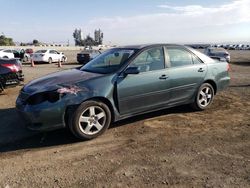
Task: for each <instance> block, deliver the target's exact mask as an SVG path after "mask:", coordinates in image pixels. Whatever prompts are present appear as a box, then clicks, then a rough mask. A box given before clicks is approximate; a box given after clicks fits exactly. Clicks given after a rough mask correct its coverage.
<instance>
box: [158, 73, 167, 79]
mask: <svg viewBox="0 0 250 188" xmlns="http://www.w3.org/2000/svg"><path fill="white" fill-rule="evenodd" d="M167 78H168V76H167V75H165V74H163V75H161V76H160V77H159V79H160V80H166V79H167Z"/></svg>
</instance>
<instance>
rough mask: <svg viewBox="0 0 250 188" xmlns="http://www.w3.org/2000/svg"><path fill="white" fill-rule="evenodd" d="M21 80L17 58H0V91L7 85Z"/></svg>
mask: <svg viewBox="0 0 250 188" xmlns="http://www.w3.org/2000/svg"><path fill="white" fill-rule="evenodd" d="M23 80H24V75H23V72H22V65H21V63H20V61H19V60H18V59H1V58H0V92H1V91H3V90H4V89H5V88H6V87H8V86H15V85H19V84H20V83H21V82H22V81H23Z"/></svg>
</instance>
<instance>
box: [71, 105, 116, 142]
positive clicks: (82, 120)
mask: <svg viewBox="0 0 250 188" xmlns="http://www.w3.org/2000/svg"><path fill="white" fill-rule="evenodd" d="M110 122H111V112H110V110H109V108H108V106H107V105H106V104H104V103H102V102H100V101H86V102H83V103H82V104H81V105H80V106H79V107H78V108H77V109H76V111H75V112H74V113H73V115H72V116H71V117H70V121H69V128H70V130H71V132H72V133H73V134H74V135H75V136H76V137H77V138H79V139H81V140H90V139H93V138H96V137H97V136H99V135H101V134H103V133H104V132H105V130H106V129H107V128H108V127H109V125H110Z"/></svg>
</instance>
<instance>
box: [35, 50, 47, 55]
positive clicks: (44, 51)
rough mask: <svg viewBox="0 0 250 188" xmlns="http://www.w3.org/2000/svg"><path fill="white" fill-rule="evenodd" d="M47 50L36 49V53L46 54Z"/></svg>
mask: <svg viewBox="0 0 250 188" xmlns="http://www.w3.org/2000/svg"><path fill="white" fill-rule="evenodd" d="M46 51H47V50H38V51H36V52H35V53H37V54H44V53H46Z"/></svg>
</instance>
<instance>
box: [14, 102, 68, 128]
mask: <svg viewBox="0 0 250 188" xmlns="http://www.w3.org/2000/svg"><path fill="white" fill-rule="evenodd" d="M65 108H66V106H65V104H64V103H63V102H62V101H60V102H55V103H50V102H48V101H46V102H43V103H41V104H37V105H29V104H25V103H23V102H22V100H21V99H20V97H18V98H17V101H16V109H17V111H18V113H19V115H20V117H21V118H22V119H24V120H25V122H26V125H27V128H28V129H31V130H39V131H47V130H55V129H59V128H63V127H66V124H65V122H64V113H65Z"/></svg>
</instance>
